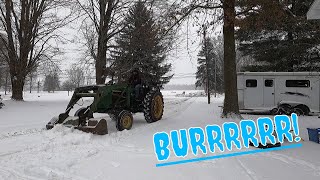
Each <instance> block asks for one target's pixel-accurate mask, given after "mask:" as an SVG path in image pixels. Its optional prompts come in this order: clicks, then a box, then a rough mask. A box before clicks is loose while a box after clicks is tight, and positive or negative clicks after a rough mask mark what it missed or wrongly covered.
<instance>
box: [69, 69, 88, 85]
mask: <svg viewBox="0 0 320 180" xmlns="http://www.w3.org/2000/svg"><path fill="white" fill-rule="evenodd" d="M84 80H85V76H84V70H83V69H82V68H81V67H78V66H77V65H76V64H73V65H71V68H70V69H69V70H68V81H69V82H70V83H71V84H72V85H73V87H74V88H76V87H80V86H81V85H83V84H84Z"/></svg>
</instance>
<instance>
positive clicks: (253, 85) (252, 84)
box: [246, 79, 257, 87]
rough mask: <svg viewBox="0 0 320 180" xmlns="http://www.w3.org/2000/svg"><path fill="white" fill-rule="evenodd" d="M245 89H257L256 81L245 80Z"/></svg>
mask: <svg viewBox="0 0 320 180" xmlns="http://www.w3.org/2000/svg"><path fill="white" fill-rule="evenodd" d="M246 87H257V80H256V79H247V80H246Z"/></svg>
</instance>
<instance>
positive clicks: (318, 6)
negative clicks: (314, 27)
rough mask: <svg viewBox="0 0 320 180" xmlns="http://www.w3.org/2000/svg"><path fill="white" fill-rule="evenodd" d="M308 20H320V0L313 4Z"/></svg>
mask: <svg viewBox="0 0 320 180" xmlns="http://www.w3.org/2000/svg"><path fill="white" fill-rule="evenodd" d="M307 18H308V19H310V20H311V19H320V0H315V1H314V2H313V4H312V5H311V7H310V9H309V11H308V13H307Z"/></svg>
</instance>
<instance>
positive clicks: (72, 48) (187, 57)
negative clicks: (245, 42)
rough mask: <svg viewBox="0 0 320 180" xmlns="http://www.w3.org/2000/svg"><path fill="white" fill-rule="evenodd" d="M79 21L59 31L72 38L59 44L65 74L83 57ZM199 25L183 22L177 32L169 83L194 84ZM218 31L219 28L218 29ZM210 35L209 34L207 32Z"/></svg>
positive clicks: (169, 59) (199, 39)
mask: <svg viewBox="0 0 320 180" xmlns="http://www.w3.org/2000/svg"><path fill="white" fill-rule="evenodd" d="M79 24H80V22H76V23H74V24H72V25H69V27H68V26H67V27H65V28H63V29H62V30H61V33H63V35H64V36H65V37H67V39H69V40H72V41H73V42H72V41H71V42H67V43H65V44H59V48H60V49H61V50H63V51H64V52H65V54H64V55H63V56H60V57H57V58H58V59H60V60H61V69H62V70H63V73H62V74H61V76H62V77H63V76H66V75H65V70H66V69H68V68H69V66H70V65H71V64H72V63H77V62H78V61H79V60H80V59H81V58H83V53H84V50H85V47H83V46H82V45H81V44H80V43H79V41H81V34H80V32H79V31H78V27H77V26H79ZM198 30H199V27H197V26H195V27H193V26H192V22H191V23H189V26H188V25H187V23H184V25H183V26H182V27H181V30H180V32H179V36H180V37H181V38H180V39H179V41H178V43H177V44H175V45H174V50H173V51H172V52H171V53H170V55H169V56H168V61H169V62H170V63H172V65H173V69H172V73H173V74H175V76H174V77H173V78H172V80H171V81H170V82H169V84H194V83H195V81H196V79H195V73H196V71H197V54H198V52H199V50H200V42H201V41H202V37H200V36H199V35H198V33H197V31H198ZM218 31H219V30H218ZM209 36H210V34H209Z"/></svg>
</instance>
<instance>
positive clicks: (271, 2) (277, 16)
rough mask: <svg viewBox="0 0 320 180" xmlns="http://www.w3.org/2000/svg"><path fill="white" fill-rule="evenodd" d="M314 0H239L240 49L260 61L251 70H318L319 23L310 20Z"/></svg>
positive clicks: (319, 67) (250, 67) (248, 68)
mask: <svg viewBox="0 0 320 180" xmlns="http://www.w3.org/2000/svg"><path fill="white" fill-rule="evenodd" d="M312 2H313V0H304V1H301V0H298V1H297V0H288V1H279V0H239V2H238V3H239V7H240V8H242V9H250V8H249V7H254V8H251V9H252V10H249V11H248V12H247V13H246V14H245V15H242V16H241V18H239V19H238V26H239V27H240V29H239V30H238V32H237V37H238V39H239V40H240V42H241V44H240V51H242V52H243V53H244V54H245V55H249V56H251V57H253V58H254V59H255V60H256V62H257V63H255V65H254V66H248V67H246V68H245V69H244V70H249V71H318V70H320V65H319V63H318V61H319V59H320V58H319V52H320V51H319V49H318V46H319V44H320V28H319V26H320V23H319V22H318V21H308V20H307V19H306V14H307V11H308V9H309V7H310V6H311V4H312Z"/></svg>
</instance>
